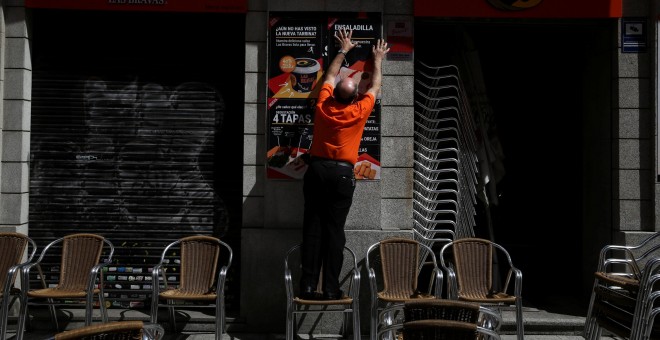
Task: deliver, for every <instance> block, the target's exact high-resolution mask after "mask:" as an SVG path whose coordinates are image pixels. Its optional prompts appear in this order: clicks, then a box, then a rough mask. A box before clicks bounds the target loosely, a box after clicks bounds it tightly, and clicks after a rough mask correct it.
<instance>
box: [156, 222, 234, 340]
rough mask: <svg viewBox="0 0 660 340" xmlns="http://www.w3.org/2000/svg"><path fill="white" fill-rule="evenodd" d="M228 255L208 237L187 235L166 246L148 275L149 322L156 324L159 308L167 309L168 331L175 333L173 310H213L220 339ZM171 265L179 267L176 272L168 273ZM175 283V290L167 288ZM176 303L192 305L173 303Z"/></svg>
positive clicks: (228, 249) (224, 246)
mask: <svg viewBox="0 0 660 340" xmlns="http://www.w3.org/2000/svg"><path fill="white" fill-rule="evenodd" d="M223 249H224V251H223ZM221 255H222V257H221ZM232 256H233V252H232V249H231V247H230V246H229V245H228V244H226V243H225V242H222V241H220V240H219V239H218V238H215V237H212V236H206V235H195V236H188V237H184V238H181V239H178V240H176V241H174V242H172V243H170V244H169V245H167V246H166V247H165V249H164V250H163V253H162V255H161V257H160V261H159V262H158V264H157V265H156V266H154V268H153V272H152V274H151V275H152V282H153V285H152V287H153V292H152V295H151V322H152V323H157V321H158V308H159V307H167V308H168V309H169V317H170V322H171V323H172V329H173V330H174V331H176V318H175V313H174V310H175V308H183V307H186V308H200V307H206V308H209V307H210V308H215V318H216V322H215V338H216V339H221V338H222V334H223V333H224V332H225V325H226V320H225V281H226V279H227V272H228V271H229V267H230V266H231V263H232ZM177 260H180V263H178V264H177V263H176V262H178V261H177ZM172 266H180V271H179V272H178V273H176V272H175V271H174V270H171V269H173V267H172ZM177 276H178V280H176V278H177ZM159 279H160V280H162V282H159ZM172 279H174V281H172ZM177 281H178V286H177V287H169V286H168V284H170V283H176V282H177ZM162 300H164V301H165V303H163V302H162ZM176 301H178V302H194V303H195V305H191V304H187V305H186V304H175V302H176ZM198 303H203V305H199V304H198Z"/></svg>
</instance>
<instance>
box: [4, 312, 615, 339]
mask: <svg viewBox="0 0 660 340" xmlns="http://www.w3.org/2000/svg"><path fill="white" fill-rule="evenodd" d="M63 312H64V314H65V315H69V316H70V317H72V320H73V321H72V322H70V323H68V324H67V325H66V329H73V328H77V327H82V326H83V321H82V320H83V315H84V311H82V310H77V309H70V310H63ZM33 313H38V319H37V322H36V323H35V321H33V325H32V328H31V330H30V331H28V332H26V333H25V335H24V337H23V339H25V340H45V339H48V338H50V337H52V336H53V335H54V334H55V333H56V332H54V331H53V330H52V329H50V328H51V327H52V326H51V324H50V321H49V319H48V312H47V310H42V311H31V314H33ZM189 313H191V315H193V317H192V318H191V319H192V320H193V321H192V322H191V323H190V324H187V325H186V324H185V323H183V322H179V323H177V326H178V327H179V328H183V331H180V332H177V333H175V334H172V333H170V330H169V325H165V324H164V327H165V332H166V333H165V337H164V340H183V339H187V340H212V339H215V334H214V333H213V331H212V328H213V323H212V322H213V318H212V317H209V316H207V315H205V314H203V313H199V314H196V313H195V312H194V311H189ZM33 315H34V314H33ZM502 317H503V320H504V324H503V325H502V329H501V331H500V334H502V336H501V337H502V340H516V339H517V337H516V334H515V316H514V311H513V309H504V310H502ZM108 318H109V319H110V321H117V320H142V321H145V322H148V320H149V316H148V315H147V314H145V313H143V312H141V311H137V310H130V309H125V310H124V309H110V310H108ZM202 319H203V322H199V321H197V322H196V321H195V320H202ZM524 320H525V339H527V340H582V339H584V337H583V336H582V330H583V327H584V320H585V318H584V317H581V316H574V315H565V314H555V313H549V312H547V311H544V310H538V309H535V308H525V310H524ZM163 321H165V322H166V320H163ZM97 322H98V321H97ZM228 325H229V331H228V334H225V335H224V336H223V340H285V335H284V334H283V333H282V334H273V333H252V332H234V331H232V330H231V328H232V327H231V325H232V320H228ZM237 328H240V327H237ZM282 328H284V327H282ZM367 332H368V330H367ZM7 338H8V339H15V322H14V323H11V322H10V327H9V332H8V334H7ZM299 338H300V339H309V338H310V337H309V336H308V335H299ZM339 338H340V337H339V336H338V335H331V334H326V335H315V336H314V337H313V339H324V340H334V339H339ZM362 339H364V340H368V339H369V334H367V333H364V332H363V334H362ZM601 339H611V340H621V339H622V338H620V337H615V336H610V335H606V336H603V337H602V338H601Z"/></svg>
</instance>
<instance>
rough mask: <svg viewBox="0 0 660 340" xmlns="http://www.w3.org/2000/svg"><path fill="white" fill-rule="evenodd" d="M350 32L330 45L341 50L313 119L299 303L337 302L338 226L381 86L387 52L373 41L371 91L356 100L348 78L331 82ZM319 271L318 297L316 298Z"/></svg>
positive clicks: (341, 259)
mask: <svg viewBox="0 0 660 340" xmlns="http://www.w3.org/2000/svg"><path fill="white" fill-rule="evenodd" d="M352 35H353V32H352V31H349V32H346V31H345V30H340V31H338V32H336V33H335V39H336V40H337V42H338V43H339V44H340V46H341V49H340V50H339V52H338V53H337V55H336V56H335V57H334V59H333V60H332V62H331V63H330V66H329V67H328V69H327V71H326V72H325V74H324V76H323V84H322V87H321V91H320V92H319V97H318V102H317V104H316V110H315V113H314V137H313V140H312V146H311V149H310V152H309V153H310V160H309V167H308V168H307V171H306V172H305V176H304V178H303V181H304V182H303V194H304V197H305V211H304V217H303V218H304V220H303V242H302V253H301V256H302V276H301V280H300V281H301V282H300V287H301V288H300V289H301V292H300V296H301V297H302V298H303V299H324V300H336V299H341V298H342V296H343V292H342V291H341V289H340V285H339V275H340V271H341V267H342V264H343V262H344V256H343V252H344V246H345V244H346V236H345V234H344V224H345V223H346V217H347V216H348V212H349V210H350V208H351V204H352V203H353V192H354V191H355V175H354V172H353V167H354V165H355V163H356V162H357V157H358V148H359V146H360V140H361V139H362V131H363V130H364V126H365V124H366V122H367V118H369V115H370V114H371V111H372V110H373V108H374V105H375V103H376V96H377V95H378V92H379V91H380V87H381V82H382V72H381V65H382V61H383V58H384V57H385V55H386V54H387V52H389V50H390V49H389V48H387V43H386V42H385V41H384V40H383V39H378V41H377V42H376V44H375V45H374V46H372V54H373V63H374V66H373V74H372V78H371V85H370V86H369V88H368V89H367V91H366V93H365V94H364V95H362V96H360V95H359V94H358V84H357V83H356V82H355V81H354V80H353V79H352V78H350V77H348V78H345V79H342V80H340V81H339V82H337V86H336V87H335V82H336V77H337V74H338V73H339V71H340V68H341V65H342V62H343V61H344V59H345V58H346V55H347V54H348V53H349V52H350V51H351V49H353V48H354V47H355V46H356V44H355V43H354V42H353V41H351V37H352ZM321 267H323V282H322V290H323V295H322V296H321V295H320V294H318V293H316V290H317V289H316V287H317V285H318V283H319V282H318V280H319V274H320V273H321Z"/></svg>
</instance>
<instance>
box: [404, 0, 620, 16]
mask: <svg viewBox="0 0 660 340" xmlns="http://www.w3.org/2000/svg"><path fill="white" fill-rule="evenodd" d="M414 1H415V3H414V6H415V16H417V17H470V18H558V19H559V18H620V17H621V16H622V6H621V2H622V1H623V0H414Z"/></svg>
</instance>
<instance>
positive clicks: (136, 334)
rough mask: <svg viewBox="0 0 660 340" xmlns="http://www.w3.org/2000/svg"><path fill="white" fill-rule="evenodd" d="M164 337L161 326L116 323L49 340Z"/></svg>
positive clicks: (67, 332) (150, 338) (81, 328)
mask: <svg viewBox="0 0 660 340" xmlns="http://www.w3.org/2000/svg"><path fill="white" fill-rule="evenodd" d="M164 335H165V330H164V329H163V327H162V326H160V325H159V324H153V323H144V322H142V321H116V322H108V323H102V324H98V325H90V326H84V327H80V328H76V329H72V330H68V331H64V332H60V333H57V334H55V336H53V337H52V338H50V339H49V340H80V339H85V340H160V339H162V338H163V336H164Z"/></svg>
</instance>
